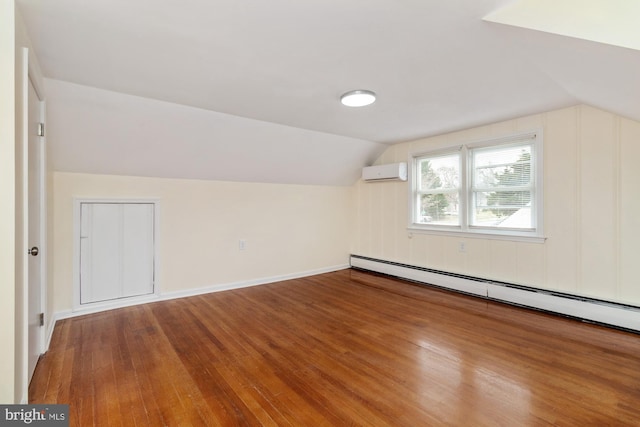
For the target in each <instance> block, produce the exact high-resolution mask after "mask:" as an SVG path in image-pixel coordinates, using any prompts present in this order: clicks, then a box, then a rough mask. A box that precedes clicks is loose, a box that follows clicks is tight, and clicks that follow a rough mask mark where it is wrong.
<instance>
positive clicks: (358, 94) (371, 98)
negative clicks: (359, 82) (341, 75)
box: [340, 90, 376, 107]
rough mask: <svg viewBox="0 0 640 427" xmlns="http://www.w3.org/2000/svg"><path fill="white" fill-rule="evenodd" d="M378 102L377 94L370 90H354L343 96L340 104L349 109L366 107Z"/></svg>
mask: <svg viewBox="0 0 640 427" xmlns="http://www.w3.org/2000/svg"><path fill="white" fill-rule="evenodd" d="M375 101H376V94H375V93H374V92H372V91H370V90H352V91H350V92H347V93H344V94H342V96H341V97H340V102H342V104H343V105H346V106H347V107H364V106H365V105H370V104H373V103H374V102H375Z"/></svg>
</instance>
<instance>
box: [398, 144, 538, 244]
mask: <svg viewBox="0 0 640 427" xmlns="http://www.w3.org/2000/svg"><path fill="white" fill-rule="evenodd" d="M410 160H411V164H412V166H413V167H412V185H411V218H410V228H411V229H413V230H424V231H430V232H436V233H437V232H440V233H474V234H491V235H495V236H503V237H507V238H508V237H524V238H528V237H529V238H540V239H541V238H542V163H541V162H542V138H541V134H540V132H535V133H527V134H521V135H516V136H511V137H508V138H501V139H494V140H490V141H483V142H480V143H473V144H468V145H462V146H456V147H452V148H449V149H445V150H440V151H434V152H426V153H418V154H414V155H412V158H411V159H410Z"/></svg>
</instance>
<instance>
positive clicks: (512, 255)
mask: <svg viewBox="0 0 640 427" xmlns="http://www.w3.org/2000/svg"><path fill="white" fill-rule="evenodd" d="M517 245H518V243H516V242H509V241H503V240H491V241H490V242H489V253H490V255H491V260H490V268H491V270H490V271H491V273H490V274H491V275H490V277H489V279H496V280H505V281H506V280H510V281H514V282H515V281H517V279H518V275H517V271H518V270H517V262H518V258H517V252H516V248H517Z"/></svg>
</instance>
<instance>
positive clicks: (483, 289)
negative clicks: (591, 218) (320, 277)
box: [351, 255, 640, 333]
mask: <svg viewBox="0 0 640 427" xmlns="http://www.w3.org/2000/svg"><path fill="white" fill-rule="evenodd" d="M351 267H352V268H354V269H359V270H366V271H373V272H376V273H382V274H385V275H389V276H393V277H398V278H402V279H406V280H410V281H412V282H418V283H421V284H425V285H431V286H436V287H440V288H445V289H449V290H453V291H456V292H462V293H465V294H469V295H474V296H477V297H481V298H485V299H490V300H495V301H500V302H505V303H508V304H513V305H518V306H522V307H527V308H532V309H536V310H541V311H545V312H550V313H555V314H559V315H562V316H567V317H572V318H575V319H579V320H582V321H586V322H590V323H596V324H600V325H604V326H609V327H613V328H617V329H623V330H626V331H630V332H634V333H640V307H635V306H631V305H625V304H618V303H613V302H608V301H602V300H598V299H593V298H586V297H581V296H576V295H571V294H565V293H560V292H553V291H546V290H541V289H536V288H531V287H527V286H520V285H515V284H510V283H504V282H495V281H491V280H486V279H482V278H478V277H471V276H464V275H459V274H452V273H447V272H443V271H438V270H432V269H428V268H423V267H416V266H412V265H407V264H400V263H396V262H391V261H385V260H380V259H375V258H369V257H364V256H360V255H351Z"/></svg>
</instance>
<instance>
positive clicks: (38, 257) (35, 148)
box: [27, 81, 44, 381]
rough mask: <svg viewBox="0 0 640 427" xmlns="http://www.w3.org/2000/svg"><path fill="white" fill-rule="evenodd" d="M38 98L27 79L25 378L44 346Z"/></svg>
mask: <svg viewBox="0 0 640 427" xmlns="http://www.w3.org/2000/svg"><path fill="white" fill-rule="evenodd" d="M41 112H42V109H41V102H40V99H39V98H38V94H37V93H36V90H35V88H34V87H33V84H32V83H31V81H29V95H28V115H29V117H28V122H27V123H28V147H27V150H28V167H27V169H28V192H29V194H28V221H29V225H28V237H27V242H28V245H29V248H30V249H29V254H30V255H31V256H30V257H29V262H28V263H29V266H28V269H29V271H28V283H29V285H28V291H27V292H28V321H29V325H28V328H29V331H28V335H29V337H28V340H29V343H28V347H29V349H28V353H29V354H28V362H27V368H28V375H29V376H28V379H29V381H31V377H32V376H33V371H34V370H35V368H36V363H37V362H38V358H39V357H40V354H41V353H42V348H43V341H44V340H43V337H44V332H43V327H42V325H41V321H40V315H41V313H43V308H42V274H43V273H42V272H43V271H44V270H43V263H42V254H41V251H42V241H41V239H42V233H41V225H42V220H43V213H42V208H43V201H42V194H43V193H42V186H43V154H44V147H43V144H44V138H43V137H41V136H40V135H39V133H40V129H41V128H40V123H42V122H43V120H42V114H41Z"/></svg>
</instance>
